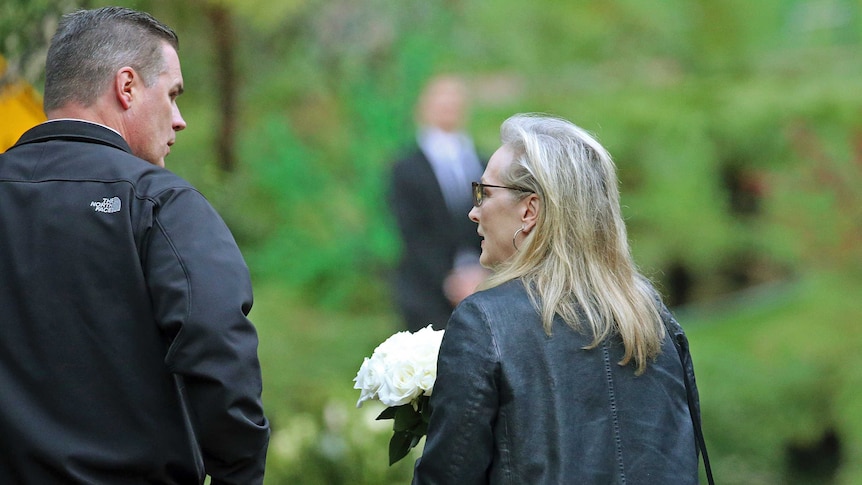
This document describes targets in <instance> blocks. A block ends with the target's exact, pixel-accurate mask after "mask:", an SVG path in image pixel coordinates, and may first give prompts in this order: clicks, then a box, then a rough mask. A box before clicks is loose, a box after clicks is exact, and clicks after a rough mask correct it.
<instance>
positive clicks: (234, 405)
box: [142, 188, 269, 485]
mask: <svg viewBox="0 0 862 485" xmlns="http://www.w3.org/2000/svg"><path fill="white" fill-rule="evenodd" d="M142 258H143V261H142V262H143V266H144V268H145V271H146V275H147V284H148V286H149V291H150V295H151V298H152V302H153V309H154V312H155V315H156V321H157V323H158V325H159V326H160V328H161V329H162V332H163V333H164V335H165V338H166V341H167V343H168V351H167V355H166V358H165V363H166V366H167V368H168V370H169V371H170V372H171V373H173V374H174V375H176V376H179V378H180V380H181V382H182V385H183V386H184V391H185V395H186V398H187V406H188V408H189V409H188V412H189V414H190V419H191V421H192V423H193V424H194V433H195V434H196V437H197V441H198V444H199V445H200V451H201V454H202V458H203V463H204V467H205V469H206V473H207V474H208V475H210V476H211V477H212V483H213V485H221V484H259V483H262V482H263V472H264V465H265V460H266V449H267V445H268V442H269V423H268V421H267V419H266V417H265V416H264V413H263V406H262V403H261V391H262V382H261V371H260V363H259V361H258V357H257V345H258V339H257V333H256V331H255V328H254V327H253V326H252V324H251V322H250V321H249V320H248V318H247V315H248V313H249V311H250V310H251V306H252V290H251V280H250V277H249V273H248V268H247V266H246V264H245V261H244V260H243V258H242V255H241V254H240V251H239V248H238V247H237V245H236V242H235V241H234V239H233V236H232V235H231V234H230V231H229V230H228V228H227V226H226V225H225V224H224V222H223V221H222V219H221V217H219V215H218V214H217V213H216V212H215V210H214V209H213V208H212V207H211V206H210V204H209V203H208V202H207V201H206V199H204V197H203V196H202V195H201V194H200V193H198V192H197V191H195V190H194V189H190V188H182V189H173V190H171V191H170V192H167V193H165V194H163V195H162V196H160V198H159V204H158V205H157V206H156V207H155V209H154V214H153V221H152V228H151V230H150V236H149V239H148V244H147V247H146V248H145V250H144V254H143V255H142Z"/></svg>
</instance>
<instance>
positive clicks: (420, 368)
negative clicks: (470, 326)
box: [353, 325, 443, 465]
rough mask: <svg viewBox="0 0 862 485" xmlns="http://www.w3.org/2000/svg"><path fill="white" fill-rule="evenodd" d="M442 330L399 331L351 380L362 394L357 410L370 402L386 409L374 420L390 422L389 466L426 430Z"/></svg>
mask: <svg viewBox="0 0 862 485" xmlns="http://www.w3.org/2000/svg"><path fill="white" fill-rule="evenodd" d="M442 339H443V330H434V329H433V328H432V327H431V325H428V326H427V327H425V328H423V329H421V330H419V331H417V332H416V333H410V332H398V333H396V334H394V335H392V336H391V337H389V338H388V339H386V340H385V341H383V343H381V344H380V345H378V346H377V348H376V349H374V353H372V354H371V358H368V357H366V358H365V360H364V361H363V362H362V366H361V367H360V368H359V372H358V373H357V374H356V377H355V378H354V379H353V381H354V382H355V384H354V385H353V388H354V389H359V390H360V391H361V394H360V396H359V401H357V403H356V407H361V406H362V403H363V402H365V401H368V400H371V399H376V400H378V401H380V402H381V403H383V404H384V405H386V406H388V407H387V408H386V409H385V410H384V411H383V412H382V413H380V415H379V416H377V419H392V420H394V423H393V430H394V434H393V435H392V439H391V440H390V441H389V464H390V465H392V464H393V463H395V462H396V461H398V460H400V459H401V458H404V456H405V455H407V453H408V452H409V451H410V449H411V448H413V447H414V446H416V445H417V444H418V443H419V440H420V439H422V437H423V436H425V432H426V431H427V429H428V417H429V415H430V409H429V408H428V400H429V396H431V393H432V391H433V390H434V381H435V380H436V378H437V354H438V353H439V351H440V343H441V341H442Z"/></svg>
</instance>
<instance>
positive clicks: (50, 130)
mask: <svg viewBox="0 0 862 485" xmlns="http://www.w3.org/2000/svg"><path fill="white" fill-rule="evenodd" d="M50 140H71V141H81V142H85V143H98V144H101V145H108V146H111V147H114V148H117V149H120V150H123V151H124V152H128V153H132V149H131V147H129V144H128V143H126V140H124V139H123V137H122V136H120V134H119V133H117V132H116V131H114V130H112V129H110V128H108V127H107V126H103V125H100V124H97V123H92V122H89V121H83V120H71V119H63V120H54V121H46V122H44V123H41V124H39V125H36V126H35V127H33V128H31V129H30V130H28V131H27V132H26V133H24V134H23V135H21V138H20V139H19V140H18V143H16V144H15V145H14V146H13V148H14V147H17V146H19V145H26V144H28V143H39V142H44V141H50Z"/></svg>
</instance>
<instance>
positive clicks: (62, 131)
mask: <svg viewBox="0 0 862 485" xmlns="http://www.w3.org/2000/svg"><path fill="white" fill-rule="evenodd" d="M177 48H178V41H177V37H176V34H175V33H174V32H173V31H172V30H171V29H170V28H169V27H167V26H166V25H164V24H162V23H161V22H159V21H157V20H155V19H154V18H152V17H151V16H150V15H148V14H145V13H142V12H136V11H134V10H129V9H125V8H118V7H108V8H104V9H98V10H85V11H79V12H76V13H73V14H69V15H67V16H65V17H63V19H62V20H61V22H60V25H59V28H58V31H57V33H56V34H55V36H54V38H53V40H52V42H51V46H50V48H49V51H48V57H47V65H46V81H45V95H44V105H45V111H46V114H47V116H48V121H47V122H45V123H42V124H40V125H38V126H36V127H35V128H32V129H31V130H29V131H27V132H26V133H24V135H23V136H22V137H21V139H20V140H18V143H17V144H15V146H13V147H12V148H10V149H9V150H8V151H7V152H5V153H3V154H0V248H2V250H0V308H2V309H3V316H2V319H0V322H2V323H0V389H2V391H0V430H2V432H0V449H2V450H3V452H2V453H0V483H32V484H37V483H38V484H42V483H94V484H96V483H104V484H108V483H110V484H132V483H135V484H138V483H159V484H191V483H201V484H202V483H204V479H205V475H210V476H211V477H212V481H211V483H212V484H213V485H219V484H260V483H262V482H263V474H264V464H265V459H266V450H267V444H268V441H269V423H268V421H267V419H266V417H265V416H264V414H263V407H262V404H261V398H260V396H261V388H262V383H261V373H260V364H259V361H258V357H257V344H258V340H257V334H256V331H255V329H254V327H253V326H252V324H251V322H249V320H248V319H247V315H248V312H249V311H250V310H251V305H252V290H251V281H250V278H249V273H248V268H247V267H246V265H245V262H244V260H243V257H242V255H241V254H240V251H239V248H238V247H237V245H236V242H235V241H234V239H233V237H232V235H231V233H230V231H229V230H228V228H227V227H226V226H225V224H224V222H223V221H222V219H221V218H220V217H219V215H218V214H217V213H216V211H215V210H214V209H213V208H212V207H211V206H210V204H209V203H208V202H207V201H206V199H204V197H203V196H202V195H201V194H200V193H199V192H198V191H197V190H195V189H194V188H193V187H192V186H190V185H189V184H188V183H187V182H186V181H184V180H182V179H180V178H179V177H177V176H176V175H174V174H172V173H171V172H169V171H167V170H165V169H164V168H163V167H164V165H165V157H166V156H167V155H168V154H169V153H170V149H171V145H173V144H174V141H175V140H176V134H177V132H178V131H180V130H182V129H184V128H185V126H186V123H185V120H183V118H182V116H181V115H180V111H179V108H178V107H177V104H176V100H177V97H178V96H179V95H180V94H181V93H182V92H183V78H182V73H181V70H180V63H179V58H178V56H177Z"/></svg>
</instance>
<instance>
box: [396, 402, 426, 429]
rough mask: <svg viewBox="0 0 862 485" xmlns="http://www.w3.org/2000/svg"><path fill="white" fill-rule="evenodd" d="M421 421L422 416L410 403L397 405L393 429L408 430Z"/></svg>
mask: <svg viewBox="0 0 862 485" xmlns="http://www.w3.org/2000/svg"><path fill="white" fill-rule="evenodd" d="M421 423H422V416H421V415H420V414H419V413H418V412H416V410H415V409H413V406H412V405H410V404H405V405H403V406H398V408H397V411H396V412H395V424H394V425H393V427H392V429H394V430H395V431H409V430H411V429H413V428H415V427H416V426H418V425H419V424H421Z"/></svg>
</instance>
